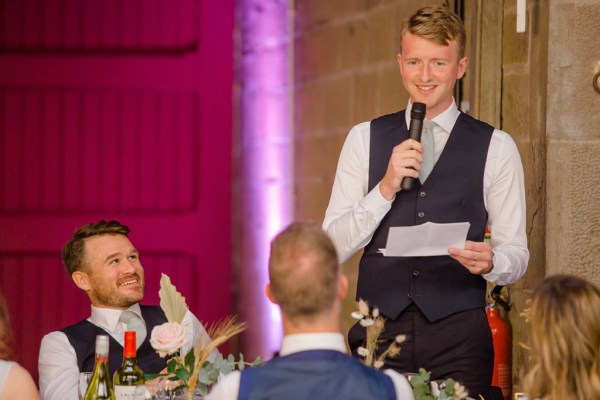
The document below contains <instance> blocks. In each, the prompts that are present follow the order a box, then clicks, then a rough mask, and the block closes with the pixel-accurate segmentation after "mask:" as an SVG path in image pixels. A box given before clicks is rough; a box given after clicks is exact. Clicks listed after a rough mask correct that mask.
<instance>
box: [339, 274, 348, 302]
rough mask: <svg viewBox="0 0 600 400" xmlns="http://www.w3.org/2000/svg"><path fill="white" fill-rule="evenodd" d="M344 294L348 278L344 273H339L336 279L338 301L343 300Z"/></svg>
mask: <svg viewBox="0 0 600 400" xmlns="http://www.w3.org/2000/svg"><path fill="white" fill-rule="evenodd" d="M346 294H348V278H346V275H344V274H340V279H339V281H338V298H339V299H340V301H342V300H344V298H345V297H346Z"/></svg>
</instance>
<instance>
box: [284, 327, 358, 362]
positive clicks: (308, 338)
mask: <svg viewBox="0 0 600 400" xmlns="http://www.w3.org/2000/svg"><path fill="white" fill-rule="evenodd" d="M307 350H335V351H339V352H341V353H346V352H347V349H346V341H345V340H344V335H342V334H341V333H337V332H329V333H299V334H295V335H287V336H285V337H284V338H283V342H282V344H281V350H280V351H279V354H280V355H281V356H285V355H288V354H292V353H298V352H300V351H307Z"/></svg>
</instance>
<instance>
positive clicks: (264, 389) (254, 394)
mask: <svg viewBox="0 0 600 400" xmlns="http://www.w3.org/2000/svg"><path fill="white" fill-rule="evenodd" d="M261 399H262V400H272V399H285V400H306V399H310V400H331V399H345V400H365V399H381V400H394V399H396V390H395V389H394V384H393V383H392V380H391V378H390V377H388V376H387V375H385V374H384V373H383V372H381V371H377V370H375V369H373V368H370V367H367V366H365V365H363V364H362V363H361V362H360V361H358V360H356V359H354V358H352V357H350V356H348V355H347V354H344V353H340V352H339V351H334V350H309V351H302V352H298V353H293V354H290V355H288V356H283V357H277V358H274V359H273V360H271V361H269V362H267V363H266V364H264V365H263V366H261V367H255V368H246V369H244V370H243V371H242V373H241V378H240V391H239V394H238V400H261Z"/></svg>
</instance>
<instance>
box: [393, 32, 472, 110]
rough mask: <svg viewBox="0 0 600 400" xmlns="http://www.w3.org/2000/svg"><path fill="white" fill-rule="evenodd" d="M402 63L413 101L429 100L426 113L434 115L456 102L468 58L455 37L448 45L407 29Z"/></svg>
mask: <svg viewBox="0 0 600 400" xmlns="http://www.w3.org/2000/svg"><path fill="white" fill-rule="evenodd" d="M398 64H399V65H400V73H401V74H402V82H403V83H404V87H405V88H406V90H407V91H408V94H409V95H410V98H411V101H412V102H413V103H415V102H420V103H425V104H426V105H427V113H426V115H425V117H426V118H427V119H432V118H434V117H435V116H437V115H439V114H440V113H442V112H443V111H445V110H446V109H447V108H448V107H449V106H450V104H451V103H452V95H453V91H454V85H455V83H456V81H457V80H458V79H460V78H462V77H463V75H464V74H465V70H466V68H467V64H468V59H467V58H466V57H463V58H459V49H458V45H457V43H456V41H454V40H451V41H450V42H449V43H448V45H447V46H444V45H440V44H437V43H435V42H433V41H431V40H428V39H425V38H422V37H421V36H418V35H415V34H412V33H410V32H407V33H406V34H405V35H404V36H403V37H402V52H401V53H400V54H398Z"/></svg>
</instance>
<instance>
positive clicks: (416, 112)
mask: <svg viewBox="0 0 600 400" xmlns="http://www.w3.org/2000/svg"><path fill="white" fill-rule="evenodd" d="M426 108H427V107H426V106H425V104H424V103H413V105H412V108H411V110H410V126H409V128H408V137H409V138H410V139H414V140H416V141H417V142H419V141H421V132H422V131H423V120H424V119H425V109H426ZM414 184H415V178H413V177H412V176H405V177H404V178H402V183H401V184H400V187H401V188H402V190H412V188H413V185H414Z"/></svg>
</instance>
